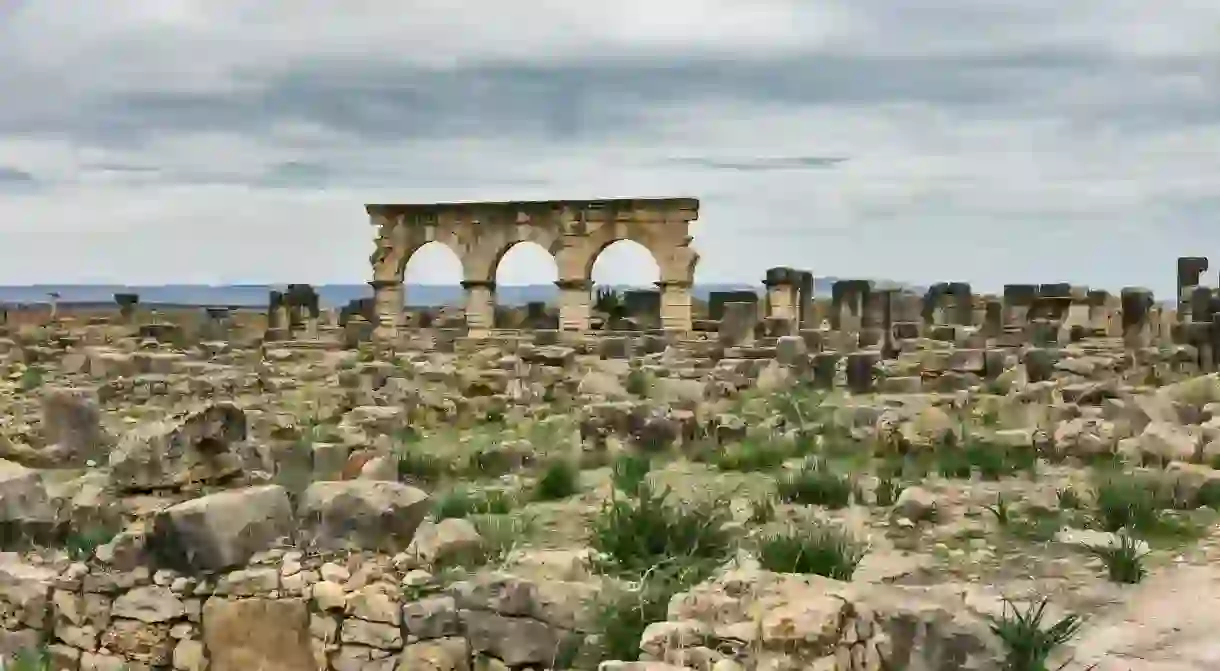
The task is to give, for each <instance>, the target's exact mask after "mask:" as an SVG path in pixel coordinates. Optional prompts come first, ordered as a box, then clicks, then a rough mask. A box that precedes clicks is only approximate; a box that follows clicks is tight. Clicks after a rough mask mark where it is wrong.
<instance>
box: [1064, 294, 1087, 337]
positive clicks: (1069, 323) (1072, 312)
mask: <svg viewBox="0 0 1220 671" xmlns="http://www.w3.org/2000/svg"><path fill="white" fill-rule="evenodd" d="M1091 305H1092V304H1091V303H1090V302H1089V288H1088V287H1072V302H1071V303H1070V304H1069V305H1068V309H1067V317H1066V318H1065V319H1064V320H1063V328H1065V329H1068V330H1071V329H1073V328H1080V329H1081V330H1083V331H1089V330H1091V326H1092V320H1091V318H1090V311H1091Z"/></svg>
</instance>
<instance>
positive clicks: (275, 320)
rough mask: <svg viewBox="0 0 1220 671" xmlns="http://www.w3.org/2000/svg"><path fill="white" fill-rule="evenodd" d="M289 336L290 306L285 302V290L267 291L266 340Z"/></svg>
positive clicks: (283, 338) (282, 338)
mask: <svg viewBox="0 0 1220 671" xmlns="http://www.w3.org/2000/svg"><path fill="white" fill-rule="evenodd" d="M287 338H288V306H287V305H286V304H285V302H284V292H282V291H270V292H268V293H267V330H266V331H265V332H264V334H263V339H264V340H269V341H276V340H286V339H287Z"/></svg>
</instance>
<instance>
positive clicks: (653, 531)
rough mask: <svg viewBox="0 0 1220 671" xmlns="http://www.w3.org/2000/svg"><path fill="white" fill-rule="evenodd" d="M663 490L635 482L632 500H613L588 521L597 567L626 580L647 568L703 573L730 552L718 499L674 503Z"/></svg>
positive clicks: (725, 508)
mask: <svg viewBox="0 0 1220 671" xmlns="http://www.w3.org/2000/svg"><path fill="white" fill-rule="evenodd" d="M668 498H669V491H668V490H663V491H653V490H652V488H651V487H649V486H648V485H647V484H644V483H641V484H640V485H639V487H638V488H637V489H636V494H635V496H634V498H628V497H618V496H616V497H614V498H613V499H611V500H610V501H608V502H607V503H606V504H605V506H603V507H602V509H601V511H600V512H599V513H598V514H597V515H596V516H595V517H594V518H593V521H592V538H591V545H592V547H593V549H594V550H595V551H597V552H599V553H601V555H602V556H603V557H604V566H603V568H605V569H609V570H610V571H611V572H613V573H616V574H620V575H628V576H632V577H638V576H642V575H644V574H645V573H647V572H648V571H649V570H653V569H656V568H657V567H662V568H663V569H665V570H670V569H674V570H677V569H681V570H682V571H683V572H687V573H689V572H690V571H691V570H694V571H695V572H696V573H699V574H700V575H705V574H706V573H708V572H710V571H711V569H713V568H714V567H715V565H716V564H717V563H719V562H720V561H722V560H724V559H725V558H726V557H727V556H728V555H729V553H730V551H731V549H732V542H731V537H730V535H729V533H728V531H727V530H726V528H725V525H726V524H727V523H728V522H729V521H730V520H731V519H732V516H731V514H730V513H729V508H728V505H727V503H726V502H724V501H710V502H703V503H697V504H696V503H692V504H688V505H679V504H676V503H671V502H670V501H669V500H668Z"/></svg>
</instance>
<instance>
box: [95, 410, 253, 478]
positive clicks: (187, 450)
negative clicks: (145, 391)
mask: <svg viewBox="0 0 1220 671" xmlns="http://www.w3.org/2000/svg"><path fill="white" fill-rule="evenodd" d="M245 439H246V414H245V412H243V411H242V410H241V409H240V408H238V407H237V406H235V405H233V404H232V403H213V404H209V405H206V406H204V407H203V408H200V409H196V410H191V411H188V412H184V413H180V414H178V415H176V416H174V417H172V418H170V419H169V420H166V421H160V422H150V423H147V424H144V425H143V426H139V427H137V428H136V429H135V430H133V431H131V432H130V433H128V434H127V435H126V436H124V437H123V439H122V440H121V441H120V442H119V445H118V446H117V447H116V448H115V449H114V450H113V451H112V452H111V453H110V479H111V482H113V483H114V485H115V486H116V487H117V488H118V489H119V490H121V491H124V492H133V491H148V490H154V489H164V488H174V487H181V486H183V485H186V484H190V483H196V482H214V481H217V480H222V479H224V478H227V477H230V476H233V475H236V474H238V473H239V472H241V458H240V456H239V455H238V452H237V451H236V450H235V449H234V447H235V444H236V443H240V442H241V441H244V440H245Z"/></svg>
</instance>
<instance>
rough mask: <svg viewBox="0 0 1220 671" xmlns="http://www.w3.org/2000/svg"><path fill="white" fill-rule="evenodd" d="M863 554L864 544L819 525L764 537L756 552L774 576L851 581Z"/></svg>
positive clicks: (841, 532)
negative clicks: (817, 576) (792, 574)
mask: <svg viewBox="0 0 1220 671" xmlns="http://www.w3.org/2000/svg"><path fill="white" fill-rule="evenodd" d="M865 552H866V548H865V546H864V545H863V544H861V543H859V542H857V541H856V540H855V539H854V538H852V537H850V536H849V535H848V534H846V533H844V532H843V531H840V530H838V529H835V528H833V527H829V526H825V525H820V524H818V525H812V526H809V527H806V528H795V527H794V528H790V529H788V530H787V531H785V532H782V533H775V534H771V535H769V536H766V537H765V538H763V539H762V541H761V543H760V545H759V548H758V561H759V564H761V565H762V567H763V568H764V569H766V570H768V571H773V572H776V573H805V574H811V575H820V576H823V577H826V578H833V579H835V580H851V577H852V574H854V573H855V572H856V567H857V566H859V565H860V560H862V559H864V554H865Z"/></svg>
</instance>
